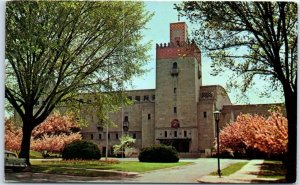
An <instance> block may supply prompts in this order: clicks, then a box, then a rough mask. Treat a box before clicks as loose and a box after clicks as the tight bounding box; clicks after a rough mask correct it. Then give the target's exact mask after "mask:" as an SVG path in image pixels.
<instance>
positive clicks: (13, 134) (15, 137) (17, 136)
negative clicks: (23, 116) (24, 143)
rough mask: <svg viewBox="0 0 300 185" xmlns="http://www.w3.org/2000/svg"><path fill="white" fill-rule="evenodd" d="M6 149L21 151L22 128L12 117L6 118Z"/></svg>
mask: <svg viewBox="0 0 300 185" xmlns="http://www.w3.org/2000/svg"><path fill="white" fill-rule="evenodd" d="M4 140H5V142H4V143H5V144H4V146H5V150H10V151H14V152H16V151H19V150H20V143H21V140H22V130H21V128H18V127H17V126H15V124H14V122H13V121H12V119H5V136H4Z"/></svg>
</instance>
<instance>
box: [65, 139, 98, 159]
mask: <svg viewBox="0 0 300 185" xmlns="http://www.w3.org/2000/svg"><path fill="white" fill-rule="evenodd" d="M62 158H63V159H67V160H68V159H81V160H99V159H100V158H101V153H100V150H99V148H98V146H97V144H95V143H93V142H91V141H84V140H77V141H74V142H72V143H70V144H68V145H66V146H65V148H64V150H63V152H62Z"/></svg>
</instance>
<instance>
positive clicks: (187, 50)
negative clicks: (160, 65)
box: [156, 22, 201, 63]
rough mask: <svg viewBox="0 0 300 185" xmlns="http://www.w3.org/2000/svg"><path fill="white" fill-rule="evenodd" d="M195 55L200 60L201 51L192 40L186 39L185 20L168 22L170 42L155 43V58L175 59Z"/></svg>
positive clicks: (186, 28)
mask: <svg viewBox="0 0 300 185" xmlns="http://www.w3.org/2000/svg"><path fill="white" fill-rule="evenodd" d="M179 57H195V58H196V59H197V61H198V63H200V62H201V52H200V49H199V48H198V46H197V45H196V44H195V42H194V40H192V41H190V40H189V39H188V27H187V25H186V24H185V22H177V23H171V24H170V42H168V43H159V44H156V59H175V58H179Z"/></svg>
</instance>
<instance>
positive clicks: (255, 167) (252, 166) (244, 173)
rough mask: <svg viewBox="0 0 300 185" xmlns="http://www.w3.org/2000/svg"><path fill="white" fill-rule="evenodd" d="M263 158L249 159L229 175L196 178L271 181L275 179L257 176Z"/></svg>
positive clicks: (239, 181)
mask: <svg viewBox="0 0 300 185" xmlns="http://www.w3.org/2000/svg"><path fill="white" fill-rule="evenodd" d="M263 161H264V160H251V161H250V162H249V163H248V164H246V165H245V166H244V167H243V168H241V169H240V170H239V171H237V172H235V173H234V174H231V175H229V176H222V177H219V176H211V175H206V176H203V177H201V178H199V179H198V182H200V183H214V184H216V183H230V184H232V183H239V184H241V183H272V182H275V181H276V180H277V179H272V178H259V177H258V176H257V173H258V172H259V171H260V166H261V164H262V163H263Z"/></svg>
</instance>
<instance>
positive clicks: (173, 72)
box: [171, 68, 179, 76]
mask: <svg viewBox="0 0 300 185" xmlns="http://www.w3.org/2000/svg"><path fill="white" fill-rule="evenodd" d="M178 72H179V70H178V68H172V69H171V75H172V76H178Z"/></svg>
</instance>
